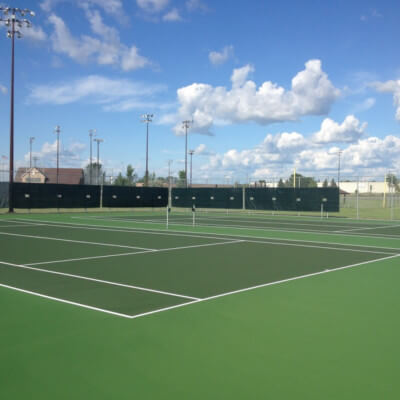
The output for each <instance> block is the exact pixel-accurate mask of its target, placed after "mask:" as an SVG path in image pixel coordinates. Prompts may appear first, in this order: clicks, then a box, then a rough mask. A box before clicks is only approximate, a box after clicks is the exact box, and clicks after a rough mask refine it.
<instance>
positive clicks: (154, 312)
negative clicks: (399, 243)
mask: <svg viewBox="0 0 400 400" xmlns="http://www.w3.org/2000/svg"><path fill="white" fill-rule="evenodd" d="M399 256H400V254H396V255H394V256H389V257H383V258H378V259H375V260H369V261H364V262H361V263H357V264H351V265H345V266H343V267H337V268H332V269H328V270H324V271H319V272H313V273H311V274H305V275H300V276H295V277H293V278H288V279H282V280H280V281H275V282H269V283H263V284H260V285H256V286H251V287H247V288H244V289H238V290H233V291H231V292H226V293H221V294H217V295H215V296H210V297H205V298H202V299H200V300H198V301H191V302H188V303H183V304H178V305H175V306H172V307H165V308H159V309H157V310H153V311H149V312H145V313H141V314H137V315H132V316H131V317H130V318H131V319H135V318H140V317H144V316H147V315H151V314H156V313H161V312H164V311H168V310H171V309H173V308H179V307H185V306H188V305H191V304H194V303H202V302H205V301H209V300H214V299H218V298H220V297H225V296H230V295H233V294H237V293H242V292H248V291H251V290H255V289H259V288H263V287H267V286H273V285H279V284H281V283H285V282H290V281H296V280H299V279H304V278H309V277H312V276H316V275H322V274H326V273H327V272H335V271H339V270H343V269H349V268H354V267H359V266H361V265H365V264H371V263H374V262H377V261H384V260H388V259H390V258H395V257H399Z"/></svg>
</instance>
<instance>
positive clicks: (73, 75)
mask: <svg viewBox="0 0 400 400" xmlns="http://www.w3.org/2000/svg"><path fill="white" fill-rule="evenodd" d="M0 4H1V5H9V6H13V7H20V8H25V7H28V8H31V9H33V10H34V11H35V12H36V16H35V17H33V18H31V21H32V23H33V28H32V29H30V30H28V31H26V30H24V31H23V34H24V37H23V39H21V40H18V41H17V43H16V70H15V71H16V75H15V78H16V92H15V93H16V100H15V107H16V108H15V117H16V125H15V159H16V164H17V166H26V165H28V163H29V137H30V136H34V137H35V141H34V144H33V148H34V156H35V157H37V165H38V166H39V167H40V166H46V167H50V166H54V165H55V150H56V142H55V139H56V136H55V135H54V133H53V130H54V126H55V125H60V126H61V129H62V132H61V143H62V146H61V147H62V156H61V166H65V167H81V166H84V165H86V164H87V162H88V159H89V135H88V133H89V129H96V130H97V133H98V137H100V138H102V139H104V143H102V144H101V147H100V158H101V161H102V163H103V165H104V167H105V169H106V170H107V174H108V175H111V174H114V175H115V174H117V173H118V172H119V171H120V170H121V169H125V168H126V165H127V164H132V165H133V166H134V167H135V169H136V171H137V173H138V174H139V175H143V174H144V168H145V125H144V124H143V123H141V122H140V116H141V114H143V113H152V114H154V115H155V117H154V121H153V123H152V124H151V125H150V143H149V170H150V172H155V173H156V175H158V176H166V175H167V173H168V160H172V171H173V173H174V174H175V175H176V174H177V172H178V171H179V170H181V169H184V158H185V154H184V152H185V141H184V136H182V134H183V131H182V129H181V121H182V120H185V119H190V120H191V119H193V126H192V127H191V129H190V131H189V138H188V139H189V149H194V150H195V154H194V156H193V179H194V181H195V182H206V181H208V182H211V181H215V182H223V181H228V180H229V181H230V182H234V181H241V182H244V181H246V180H247V179H250V180H255V179H257V180H258V179H267V180H270V179H272V177H277V176H287V175H288V174H290V173H291V171H292V170H293V168H294V167H296V169H297V171H298V172H300V173H303V174H311V175H313V176H320V177H322V176H336V169H337V159H338V156H337V154H338V151H339V150H342V152H343V153H342V162H341V165H342V174H343V175H344V176H348V177H350V176H356V175H360V176H367V175H368V176H376V177H380V178H383V176H384V174H385V173H386V172H388V171H400V157H399V154H400V138H399V133H400V132H399V121H400V80H399V79H400V55H399V54H400V53H399V51H398V49H397V40H396V39H397V38H398V37H399V30H400V28H399V24H398V21H399V20H400V5H399V4H398V2H396V1H391V0H387V1H384V2H379V1H368V0H364V1H358V0H353V1H341V0H337V1H311V0H305V1H302V2H298V1H294V0H292V1H289V0H282V1H280V2H272V1H260V0H248V1H240V0H237V1H234V2H232V1H231V2H226V1H212V2H211V1H209V0H181V1H176V0H124V1H122V0H107V1H106V0H80V1H77V0H42V1H34V2H33V1H24V0H18V1H11V0H10V1H9V3H4V2H2V1H0ZM0 52H1V54H2V58H1V59H2V62H1V64H0V127H1V128H0V155H5V156H8V150H9V139H8V137H9V76H10V63H9V60H10V58H9V55H10V40H9V39H7V38H6V29H5V27H4V26H1V28H0ZM95 150H96V148H95V146H93V153H94V155H95V154H96V151H95ZM3 160H4V159H3Z"/></svg>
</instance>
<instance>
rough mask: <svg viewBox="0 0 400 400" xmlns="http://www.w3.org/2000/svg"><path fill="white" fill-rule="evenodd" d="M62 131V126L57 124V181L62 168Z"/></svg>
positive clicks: (55, 131) (55, 130)
mask: <svg viewBox="0 0 400 400" xmlns="http://www.w3.org/2000/svg"><path fill="white" fill-rule="evenodd" d="M60 132H61V127H60V125H57V126H56V127H55V128H54V133H55V134H56V135H57V183H58V177H59V170H60Z"/></svg>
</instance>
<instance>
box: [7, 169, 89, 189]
mask: <svg viewBox="0 0 400 400" xmlns="http://www.w3.org/2000/svg"><path fill="white" fill-rule="evenodd" d="M15 182H23V183H57V168H36V167H33V168H18V171H17V175H16V176H15ZM58 183H60V184H66V185H82V184H83V183H84V174H83V169H82V168H59V170H58Z"/></svg>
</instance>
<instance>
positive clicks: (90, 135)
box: [89, 129, 96, 185]
mask: <svg viewBox="0 0 400 400" xmlns="http://www.w3.org/2000/svg"><path fill="white" fill-rule="evenodd" d="M93 136H96V129H89V140H90V164H89V185H91V184H92V143H93Z"/></svg>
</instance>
